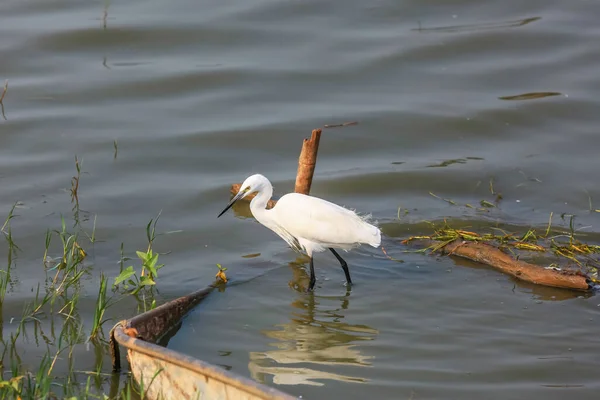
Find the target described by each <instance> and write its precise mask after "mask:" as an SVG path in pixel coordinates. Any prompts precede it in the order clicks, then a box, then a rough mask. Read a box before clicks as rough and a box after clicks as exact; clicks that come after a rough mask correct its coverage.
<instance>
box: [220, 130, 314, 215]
mask: <svg viewBox="0 0 600 400" xmlns="http://www.w3.org/2000/svg"><path fill="white" fill-rule="evenodd" d="M320 140H321V130H320V129H314V130H313V131H312V134H311V137H310V139H304V141H303V142H302V151H300V157H299V158H298V172H297V173H296V186H295V188H294V191H295V192H296V193H302V194H306V195H308V194H309V193H310V187H311V185H312V179H313V175H314V174H315V166H316V165H317V153H318V152H319V142H320ZM241 186H242V184H241V183H234V184H233V185H231V195H232V196H235V195H236V194H238V192H239V191H240V188H241ZM255 196H256V194H255V193H252V194H249V195H248V196H246V197H244V199H243V200H244V201H250V200H252V199H253V198H254V197H255ZM276 203H277V200H272V199H271V200H269V202H268V203H267V209H270V208H273V207H274V206H275V204H276Z"/></svg>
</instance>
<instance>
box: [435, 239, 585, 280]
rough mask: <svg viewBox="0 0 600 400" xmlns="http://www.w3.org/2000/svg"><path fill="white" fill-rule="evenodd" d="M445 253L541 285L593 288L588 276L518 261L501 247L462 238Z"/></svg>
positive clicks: (448, 247)
mask: <svg viewBox="0 0 600 400" xmlns="http://www.w3.org/2000/svg"><path fill="white" fill-rule="evenodd" d="M442 252H443V253H445V254H448V255H452V256H458V257H462V258H466V259H469V260H472V261H476V262H479V263H482V264H486V265H489V266H490V267H493V268H495V269H497V270H499V271H500V272H503V273H505V274H508V275H511V276H513V277H515V278H517V279H520V280H523V281H526V282H531V283H534V284H537V285H544V286H551V287H557V288H564V289H573V290H582V291H583V290H589V289H590V284H589V283H588V282H589V280H588V278H587V277H586V276H584V275H582V274H578V273H574V272H568V271H558V270H555V269H550V268H544V267H541V266H539V265H535V264H530V263H528V262H525V261H520V260H515V259H514V258H513V257H511V256H509V255H508V254H506V253H504V252H502V251H501V250H500V249H498V248H497V247H494V246H491V245H488V244H484V243H477V242H466V241H462V240H460V239H458V240H455V241H454V242H451V243H449V244H447V245H446V246H444V247H443V248H442Z"/></svg>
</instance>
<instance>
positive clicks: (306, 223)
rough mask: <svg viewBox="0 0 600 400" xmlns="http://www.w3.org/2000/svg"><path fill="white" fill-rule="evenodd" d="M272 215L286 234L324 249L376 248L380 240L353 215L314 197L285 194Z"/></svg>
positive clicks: (366, 225) (378, 236) (373, 229)
mask: <svg viewBox="0 0 600 400" xmlns="http://www.w3.org/2000/svg"><path fill="white" fill-rule="evenodd" d="M272 212H273V213H274V217H275V218H274V221H275V222H276V223H277V224H278V225H279V226H280V227H281V229H283V230H285V231H286V232H288V233H289V234H290V235H292V236H294V237H295V238H297V239H300V238H301V239H305V240H309V241H311V242H314V243H317V244H321V245H323V246H326V247H342V248H351V247H353V246H355V245H358V244H360V243H368V244H370V245H371V246H374V247H377V246H379V243H380V240H381V239H380V232H379V229H378V228H376V227H375V226H373V225H371V224H369V223H367V222H365V221H364V220H363V218H361V217H360V216H358V215H357V214H356V213H354V212H353V211H351V210H348V209H346V208H343V207H340V206H338V205H337V204H333V203H330V202H328V201H326V200H323V199H319V198H317V197H312V196H306V195H303V194H299V193H290V194H286V195H285V196H283V197H282V198H281V199H279V201H278V202H277V205H276V206H275V207H274V208H273V210H272ZM286 241H287V240H286Z"/></svg>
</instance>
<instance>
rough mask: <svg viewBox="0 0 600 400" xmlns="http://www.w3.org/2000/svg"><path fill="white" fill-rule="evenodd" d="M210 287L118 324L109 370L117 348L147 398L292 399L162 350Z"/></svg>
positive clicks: (117, 359) (115, 363)
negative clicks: (167, 339)
mask: <svg viewBox="0 0 600 400" xmlns="http://www.w3.org/2000/svg"><path fill="white" fill-rule="evenodd" d="M214 289H215V287H214V286H209V287H207V288H205V289H201V290H198V291H196V292H194V293H191V294H189V295H187V296H183V297H180V298H178V299H175V300H172V301H170V302H168V303H165V304H163V305H162V306H160V307H157V308H155V309H154V310H151V311H148V312H145V313H143V314H140V315H137V316H135V317H133V318H131V319H128V320H124V321H120V322H119V323H117V324H116V325H115V326H114V328H113V329H112V330H111V333H110V350H111V355H112V361H113V370H115V371H119V370H120V369H121V359H120V350H119V345H121V346H123V347H124V348H126V349H127V359H128V361H129V366H130V369H131V372H132V374H133V377H134V379H135V380H136V382H137V383H138V384H139V385H140V387H142V388H143V390H144V392H145V394H146V398H147V399H149V400H154V399H217V400H242V399H244V400H290V399H294V398H295V397H293V396H290V395H288V394H286V393H283V392H281V391H279V390H276V389H273V388H270V387H268V386H265V385H262V384H259V383H257V382H254V381H253V380H251V379H248V378H245V377H242V376H239V375H237V374H234V373H232V372H229V371H225V370H224V369H222V368H220V367H217V366H214V365H211V364H209V363H207V362H204V361H202V360H198V359H196V358H193V357H190V356H188V355H185V354H182V353H180V352H177V351H174V350H170V349H168V348H166V347H163V346H161V345H160V344H159V343H160V342H161V340H164V339H165V338H168V337H170V336H172V335H173V334H174V333H175V332H176V331H177V330H178V328H179V327H180V326H181V319H182V318H183V317H184V316H185V315H186V314H187V312H189V311H190V310H191V309H192V308H193V307H194V306H196V305H197V304H198V303H199V302H200V301H202V300H203V299H204V298H205V297H206V296H208V295H209V294H210V293H211V292H212V291H213V290H214Z"/></svg>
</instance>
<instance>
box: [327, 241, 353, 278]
mask: <svg viewBox="0 0 600 400" xmlns="http://www.w3.org/2000/svg"><path fill="white" fill-rule="evenodd" d="M329 250H331V252H332V253H333V255H334V256H335V258H337V259H338V261H339V262H340V264H341V265H342V269H343V270H344V274H345V275H346V282H347V283H348V286H350V285H352V279H350V271H348V264H346V261H344V259H343V258H342V257H340V255H339V254H338V253H337V251H335V250H334V249H333V248H331V247H330V248H329Z"/></svg>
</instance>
